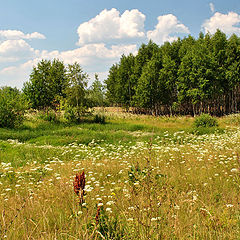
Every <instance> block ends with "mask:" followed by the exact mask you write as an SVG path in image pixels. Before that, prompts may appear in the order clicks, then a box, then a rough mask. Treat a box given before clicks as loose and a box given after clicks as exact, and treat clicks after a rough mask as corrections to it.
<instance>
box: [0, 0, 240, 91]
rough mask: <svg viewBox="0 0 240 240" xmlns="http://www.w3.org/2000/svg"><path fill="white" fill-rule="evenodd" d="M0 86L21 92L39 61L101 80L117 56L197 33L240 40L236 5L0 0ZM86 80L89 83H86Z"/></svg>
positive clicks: (222, 0) (232, 1)
mask: <svg viewBox="0 0 240 240" xmlns="http://www.w3.org/2000/svg"><path fill="white" fill-rule="evenodd" d="M0 3H1V5H0V6H1V8H0V86H5V85H8V86H16V87H18V88H21V87H22V85H23V82H25V81H27V80H28V79H29V74H30V72H31V70H32V67H33V66H34V65H36V64H37V62H38V61H40V60H41V59H43V58H45V59H53V58H59V59H61V60H63V61H64V62H65V63H66V64H68V63H73V62H74V61H77V62H79V63H80V64H81V66H82V67H83V70H84V71H86V72H87V73H89V76H90V79H92V77H93V76H94V73H98V74H99V76H100V79H101V80H103V79H105V78H106V76H107V73H108V70H109V68H110V67H111V66H112V64H113V63H115V62H118V61H119V58H120V57H121V55H122V54H123V53H124V54H129V53H130V52H133V53H136V52H137V49H138V47H139V46H140V45H141V43H147V42H148V41H149V39H152V40H153V41H154V42H156V43H157V44H159V45H161V44H162V43H163V42H164V41H173V40H174V39H176V38H177V37H178V36H180V37H184V36H187V35H188V34H191V35H193V36H195V37H197V36H198V34H199V32H200V31H203V32H207V31H209V32H210V33H214V32H215V31H216V29H217V28H220V29H221V30H222V31H224V32H226V34H227V35H231V34H232V33H236V34H237V35H239V36H240V1H239V0H228V1H226V0H218V1H207V0H201V1H196V0H195V1H194V0H181V1H180V0H168V1H166V0H165V1H161V0H148V1H143V0H118V1H117V0H88V1H86V0H85V1H83V0H41V1H36V0H21V1H19V0H8V1H3V0H0ZM90 82H91V80H90Z"/></svg>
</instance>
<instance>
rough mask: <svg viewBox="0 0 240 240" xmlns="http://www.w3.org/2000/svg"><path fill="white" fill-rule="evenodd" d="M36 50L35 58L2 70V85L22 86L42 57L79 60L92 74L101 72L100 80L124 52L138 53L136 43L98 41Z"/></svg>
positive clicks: (69, 62) (68, 60) (70, 60)
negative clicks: (68, 47)
mask: <svg viewBox="0 0 240 240" xmlns="http://www.w3.org/2000/svg"><path fill="white" fill-rule="evenodd" d="M12 41H13V40H12ZM15 41H16V40H15ZM34 51H35V52H36V54H35V58H32V59H31V60H29V61H27V62H25V63H23V64H20V65H18V66H10V67H6V68H4V69H2V70H0V86H1V85H12V86H17V87H19V88H21V87H22V85H23V82H25V81H27V80H28V79H29V75H30V73H31V70H32V68H33V66H34V65H36V64H37V63H38V62H39V61H40V60H41V59H50V60H51V59H53V58H58V59H60V60H62V61H64V63H65V64H72V63H74V62H78V63H79V64H80V65H81V66H82V67H83V69H84V71H86V72H87V73H89V75H90V76H94V74H95V73H99V78H100V80H103V79H104V78H105V77H106V75H107V74H106V72H107V71H108V70H109V68H110V67H111V65H112V64H113V63H115V62H118V61H119V58H120V57H121V55H122V54H126V55H127V54H129V53H136V52H137V46H136V45H134V44H132V45H113V46H111V47H110V48H107V47H106V45H105V44H103V43H98V44H87V45H85V46H83V47H80V48H76V49H74V50H70V51H63V52H59V51H51V52H48V51H46V50H44V51H42V52H39V51H37V50H34ZM0 55H1V53H0ZM0 60H1V57H0Z"/></svg>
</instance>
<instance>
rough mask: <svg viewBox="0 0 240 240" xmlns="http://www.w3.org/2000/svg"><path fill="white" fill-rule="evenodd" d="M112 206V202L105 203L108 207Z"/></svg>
mask: <svg viewBox="0 0 240 240" xmlns="http://www.w3.org/2000/svg"><path fill="white" fill-rule="evenodd" d="M113 204H114V201H108V202H107V203H106V205H108V206H111V205H113Z"/></svg>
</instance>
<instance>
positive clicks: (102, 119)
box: [93, 114, 106, 124]
mask: <svg viewBox="0 0 240 240" xmlns="http://www.w3.org/2000/svg"><path fill="white" fill-rule="evenodd" d="M93 122H94V123H100V124H105V123H106V117H105V115H103V114H96V115H95V116H94V119H93Z"/></svg>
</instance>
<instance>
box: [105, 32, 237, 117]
mask: <svg viewBox="0 0 240 240" xmlns="http://www.w3.org/2000/svg"><path fill="white" fill-rule="evenodd" d="M239 53H240V38H239V37H238V36H236V35H232V36H231V37H230V38H229V39H227V37H226V34H224V33H223V32H221V31H220V30H217V31H216V33H215V34H213V35H210V34H206V35H205V36H204V34H203V33H200V34H199V38H198V39H194V38H193V37H192V36H188V37H186V38H184V39H182V40H181V39H178V40H176V41H173V42H172V43H169V42H166V43H165V44H163V45H162V46H157V45H156V44H154V43H153V42H151V41H150V42H149V43H148V44H147V45H145V44H143V45H142V46H141V47H140V48H139V50H138V53H137V55H136V56H133V55H131V54H130V55H129V56H122V58H121V59H120V62H119V63H117V64H114V65H113V66H112V67H111V69H110V71H109V75H108V78H107V80H106V81H105V83H106V88H107V92H106V95H107V98H108V100H109V101H110V103H111V104H112V105H120V106H125V107H127V108H129V107H135V109H134V110H135V111H136V112H145V113H151V114H154V115H166V114H167V115H172V114H184V115H192V116H195V115H198V114H201V113H208V112H211V114H212V115H217V116H222V115H225V114H229V113H236V112H238V111H239V110H240V104H239V102H240V95H239V91H240V81H239V79H240V64H239V63H240V58H239V56H240V54H239ZM176 106H177V107H176Z"/></svg>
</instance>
